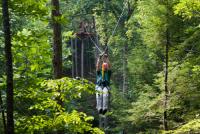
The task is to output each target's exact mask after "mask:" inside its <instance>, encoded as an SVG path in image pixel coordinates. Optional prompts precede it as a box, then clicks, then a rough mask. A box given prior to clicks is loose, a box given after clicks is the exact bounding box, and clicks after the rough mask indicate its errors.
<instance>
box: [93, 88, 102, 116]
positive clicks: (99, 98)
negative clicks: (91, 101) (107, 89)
mask: <svg viewBox="0 0 200 134" xmlns="http://www.w3.org/2000/svg"><path fill="white" fill-rule="evenodd" d="M95 88H96V102H97V104H96V108H97V110H98V112H99V113H101V112H102V109H103V108H102V103H103V102H102V100H103V95H102V92H103V91H102V87H101V86H98V85H96V87H95Z"/></svg>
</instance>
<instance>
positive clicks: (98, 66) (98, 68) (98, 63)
mask: <svg viewBox="0 0 200 134" xmlns="http://www.w3.org/2000/svg"><path fill="white" fill-rule="evenodd" d="M100 68H101V65H100V57H99V58H98V59H97V64H96V71H99V70H100Z"/></svg>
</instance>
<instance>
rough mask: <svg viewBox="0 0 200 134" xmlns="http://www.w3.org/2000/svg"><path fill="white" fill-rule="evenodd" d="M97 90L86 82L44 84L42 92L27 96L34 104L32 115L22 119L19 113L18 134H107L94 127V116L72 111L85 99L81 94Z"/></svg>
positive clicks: (36, 90)
mask: <svg viewBox="0 0 200 134" xmlns="http://www.w3.org/2000/svg"><path fill="white" fill-rule="evenodd" d="M93 89H94V85H92V84H91V83H89V82H88V81H86V80H75V79H71V78H67V77H65V78H62V79H58V80H46V81H44V82H41V87H40V88H38V89H35V90H34V91H32V92H31V93H30V94H27V95H26V96H27V98H29V99H30V100H34V103H33V104H32V106H29V109H28V111H29V112H30V113H32V114H31V115H29V116H22V115H20V114H19V113H18V114H17V113H16V116H17V117H18V119H17V122H16V132H17V133H35V132H39V133H51V132H55V131H59V130H62V131H65V132H69V133H86V132H89V133H94V134H101V133H103V132H102V131H101V130H99V129H97V128H93V127H92V125H91V124H90V122H91V121H92V120H93V117H92V116H87V115H86V114H85V113H83V112H78V111H76V110H72V111H71V110H70V109H69V107H68V106H69V105H70V103H71V102H72V101H73V100H75V99H77V98H81V93H83V92H88V93H90V94H91V93H94V90H93ZM58 99H59V100H62V101H63V102H64V105H65V106H64V108H63V107H61V105H59V104H58V103H57V101H58ZM33 113H34V114H33Z"/></svg>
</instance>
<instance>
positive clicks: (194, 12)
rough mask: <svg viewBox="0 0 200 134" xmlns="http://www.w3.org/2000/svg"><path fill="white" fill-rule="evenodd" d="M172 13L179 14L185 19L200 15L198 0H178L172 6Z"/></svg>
mask: <svg viewBox="0 0 200 134" xmlns="http://www.w3.org/2000/svg"><path fill="white" fill-rule="evenodd" d="M174 13H175V14H177V15H181V16H182V17H183V18H185V19H191V18H199V17H200V14H199V13H200V1H199V0H192V1H191V0H180V2H179V3H178V4H176V5H175V6H174Z"/></svg>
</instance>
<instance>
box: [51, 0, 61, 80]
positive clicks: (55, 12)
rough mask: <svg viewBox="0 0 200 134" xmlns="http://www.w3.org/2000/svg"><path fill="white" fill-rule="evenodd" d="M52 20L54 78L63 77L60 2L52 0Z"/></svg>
mask: <svg viewBox="0 0 200 134" xmlns="http://www.w3.org/2000/svg"><path fill="white" fill-rule="evenodd" d="M52 6H53V9H52V20H53V52H54V53H53V69H54V78H55V79H59V78H61V77H62V35H61V24H60V23H59V22H58V20H57V19H59V18H60V17H61V14H60V11H59V0H52Z"/></svg>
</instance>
